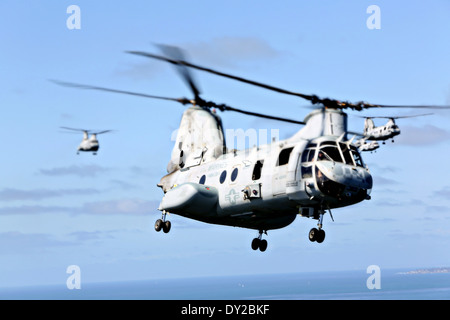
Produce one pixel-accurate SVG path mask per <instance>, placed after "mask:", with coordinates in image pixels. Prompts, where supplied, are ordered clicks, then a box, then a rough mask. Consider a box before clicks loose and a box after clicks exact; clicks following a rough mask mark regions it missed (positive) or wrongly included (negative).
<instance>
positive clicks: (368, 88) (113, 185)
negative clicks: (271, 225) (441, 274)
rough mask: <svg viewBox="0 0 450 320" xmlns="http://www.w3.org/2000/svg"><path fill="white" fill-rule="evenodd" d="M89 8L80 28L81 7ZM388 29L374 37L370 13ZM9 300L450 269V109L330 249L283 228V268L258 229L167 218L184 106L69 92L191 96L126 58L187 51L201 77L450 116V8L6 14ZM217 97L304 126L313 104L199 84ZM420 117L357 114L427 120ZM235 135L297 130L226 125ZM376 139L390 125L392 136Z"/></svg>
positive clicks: (159, 68) (196, 7) (2, 220)
mask: <svg viewBox="0 0 450 320" xmlns="http://www.w3.org/2000/svg"><path fill="white" fill-rule="evenodd" d="M72 4H76V5H78V6H79V7H80V9H81V29H80V30H69V29H68V28H67V27H66V20H67V18H68V17H69V14H67V13H66V9H67V7H68V6H69V5H72ZM372 4H375V5H378V6H379V7H380V9H381V29H379V30H370V29H368V28H367V26H366V20H367V19H368V17H369V14H367V13H366V9H367V7H368V6H369V5H372ZM0 12H1V13H2V18H1V19H0V39H1V41H2V50H0V58H1V61H2V62H1V64H0V85H1V88H2V94H1V95H0V105H1V108H2V116H1V117H0V130H1V132H2V136H3V139H2V166H1V169H0V177H1V179H0V262H1V263H0V287H1V286H18V285H34V284H62V285H64V284H65V281H66V278H67V276H68V275H67V274H66V272H65V271H66V268H67V266H69V265H73V264H75V265H78V266H80V268H81V271H82V281H85V282H98V281H120V280H140V279H156V278H174V277H194V276H221V275H231V274H254V273H267V274H270V273H287V272H303V271H307V272H311V271H328V270H362V272H365V270H366V268H367V266H369V265H372V264H376V265H379V266H380V267H381V268H397V267H401V268H417V267H439V266H448V265H450V261H449V260H450V259H449V258H450V257H449V255H448V248H449V247H450V231H449V230H450V209H448V205H449V204H450V203H449V202H450V200H449V198H450V173H449V171H448V168H447V165H448V159H449V156H450V151H449V150H450V149H449V141H450V130H449V129H448V122H449V120H450V111H449V112H441V111H438V112H434V115H432V116H427V117H422V118H412V119H402V120H399V121H398V124H399V126H400V128H401V129H402V135H401V136H400V137H398V138H397V139H396V141H395V143H391V142H388V143H387V144H386V145H382V146H381V148H380V149H379V150H378V151H377V152H376V153H373V154H370V153H369V154H367V153H366V154H364V155H363V156H364V160H365V162H366V163H367V164H368V165H369V167H370V169H371V172H372V174H373V176H374V189H373V191H372V200H370V201H365V202H363V203H361V204H358V205H356V206H353V207H348V208H341V209H336V210H334V212H333V214H334V218H335V222H332V221H331V220H330V219H329V217H328V216H327V217H326V219H325V226H324V229H325V230H326V232H327V236H326V239H325V242H324V243H322V244H320V245H319V244H317V243H311V242H309V240H308V238H307V233H308V231H309V229H311V228H312V227H314V226H315V225H316V221H315V220H309V219H306V218H300V217H298V218H297V219H296V220H295V221H294V222H293V223H292V224H291V225H289V226H288V227H286V228H284V229H280V230H273V231H269V234H268V236H267V237H266V239H268V242H269V247H268V249H267V251H266V252H265V253H261V252H255V251H253V250H251V248H250V243H251V240H252V239H253V238H254V237H255V236H256V235H257V232H255V231H253V230H247V229H241V228H232V227H225V226H215V225H208V224H202V223H200V222H196V221H192V220H188V219H185V218H182V217H179V216H175V215H172V216H170V220H171V221H172V230H171V232H170V233H169V234H162V233H156V232H155V231H154V230H153V224H154V221H155V220H156V219H157V218H159V216H160V213H159V211H157V210H156V208H157V206H158V204H159V201H160V199H161V196H162V192H161V190H160V189H159V188H157V187H156V184H157V183H158V181H159V179H160V177H162V176H163V175H164V174H165V173H166V171H165V168H166V165H167V162H168V161H169V157H170V153H171V150H172V147H173V145H172V144H173V141H171V139H170V137H171V135H172V133H173V131H174V130H176V128H177V127H178V124H179V121H180V119H181V114H182V112H183V110H184V109H183V107H182V106H180V105H177V104H173V103H171V102H165V101H157V100H155V101H153V100H149V99H143V98H138V97H131V96H125V95H116V94H112V93H111V94H110V93H103V92H94V91H82V90H74V89H69V88H63V87H59V86H56V85H55V84H53V83H51V82H49V81H48V79H58V80H62V81H71V82H78V83H86V84H92V85H98V86H104V87H111V88H117V89H123V90H130V91H136V92H144V93H149V94H155V95H162V96H169V97H182V96H187V97H190V96H189V94H190V92H189V90H188V88H187V87H186V86H185V84H184V83H183V81H182V80H181V79H180V78H179V77H178V75H177V73H176V72H175V70H174V69H173V68H172V67H171V66H169V65H166V64H164V63H163V62H160V61H151V60H147V59H145V58H143V57H138V56H133V55H130V54H126V53H125V51H127V50H142V51H150V52H155V53H158V51H157V50H156V48H155V47H154V46H153V44H155V43H156V44H157V43H163V44H169V45H177V46H180V47H182V48H184V49H185V50H186V51H187V52H188V54H189V58H190V59H191V60H192V61H193V62H194V63H198V64H200V65H204V66H208V67H211V68H215V69H219V70H221V71H224V72H229V73H232V74H236V75H240V76H243V77H247V78H249V79H254V80H257V81H261V82H266V83H269V84H272V85H274V86H278V87H282V88H286V89H288V90H293V91H298V92H302V93H305V94H312V93H314V94H317V95H319V96H322V97H332V98H336V99H342V100H346V99H347V100H350V101H360V100H365V101H369V102H373V103H380V104H402V105H407V104H411V105H420V104H431V105H445V104H446V105H449V104H450V61H449V56H450V42H449V41H448V37H449V36H448V35H449V32H450V21H449V20H448V16H449V13H450V3H449V2H448V1H446V0H435V1H429V2H423V1H395V2H394V3H393V2H392V1H320V2H314V3H311V2H306V1H303V2H300V1H283V2H282V3H280V2H275V1H258V2H254V1H245V2H243V1H230V0H228V1H213V2H211V1H189V2H188V1H165V2H161V1H133V2H132V3H125V2H124V3H122V4H116V3H114V4H113V3H111V2H110V1H95V2H92V1H57V2H56V1H48V0H41V1H12V0H3V1H2V2H1V3H0ZM194 75H195V78H196V80H197V82H198V83H199V86H200V88H201V89H202V97H203V98H204V99H210V100H214V101H216V102H218V103H226V104H228V105H231V106H234V107H241V108H245V109H248V110H252V111H256V112H262V113H268V114H274V115H278V116H284V117H292V118H295V119H298V120H302V119H303V118H304V117H305V116H306V115H307V114H308V112H309V110H310V109H308V108H307V107H308V104H307V103H306V102H305V101H302V100H300V99H297V98H295V97H289V96H284V95H281V94H277V93H274V92H269V91H265V90H263V89H260V88H256V87H251V86H248V85H245V84H242V83H237V82H233V81H231V80H228V79H224V78H219V77H217V76H213V75H208V74H205V73H201V72H200V71H199V72H194ZM417 113H423V112H422V111H418V110H416V111H414V110H412V111H411V110H395V109H388V110H382V111H379V110H373V111H372V110H371V111H367V112H365V113H357V112H349V128H350V129H351V130H353V131H361V130H362V129H363V120H362V119H361V118H358V117H356V115H370V116H375V115H388V116H397V115H411V114H417ZM221 116H222V120H223V123H224V127H225V128H228V129H239V128H243V129H248V128H255V129H264V128H267V129H277V130H279V132H280V138H287V137H289V136H290V135H292V134H294V133H295V132H296V131H298V130H299V129H300V127H297V126H296V125H291V124H284V123H279V122H275V121H268V120H267V121H261V120H259V119H255V118H251V117H246V116H243V115H238V114H230V113H223V114H221ZM376 124H380V121H377V122H376ZM60 126H67V127H76V128H87V129H98V130H106V129H113V130H115V132H114V133H111V134H106V135H102V136H100V139H99V140H100V151H99V154H98V155H97V156H95V157H94V156H92V155H91V154H81V155H79V156H77V155H76V147H77V146H78V144H79V142H80V140H81V136H78V135H69V134H64V133H62V132H60V129H59V127H60Z"/></svg>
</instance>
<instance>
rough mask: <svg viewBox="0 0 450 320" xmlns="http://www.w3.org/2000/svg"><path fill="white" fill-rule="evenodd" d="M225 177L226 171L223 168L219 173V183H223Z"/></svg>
mask: <svg viewBox="0 0 450 320" xmlns="http://www.w3.org/2000/svg"><path fill="white" fill-rule="evenodd" d="M226 178H227V171H226V170H224V171H223V172H222V173H221V175H220V183H224V182H225V179H226Z"/></svg>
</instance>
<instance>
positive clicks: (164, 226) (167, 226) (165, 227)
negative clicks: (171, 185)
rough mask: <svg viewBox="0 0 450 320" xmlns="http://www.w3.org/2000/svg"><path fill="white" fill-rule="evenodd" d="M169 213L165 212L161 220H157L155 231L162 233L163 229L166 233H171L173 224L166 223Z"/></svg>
mask: <svg viewBox="0 0 450 320" xmlns="http://www.w3.org/2000/svg"><path fill="white" fill-rule="evenodd" d="M166 215H167V212H166V211H163V213H162V217H161V219H158V220H156V222H155V230H156V232H160V231H161V229H162V230H163V231H164V233H168V232H169V231H170V227H171V223H170V221H168V220H167V221H166Z"/></svg>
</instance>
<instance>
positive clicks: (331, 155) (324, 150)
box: [317, 145, 342, 162]
mask: <svg viewBox="0 0 450 320" xmlns="http://www.w3.org/2000/svg"><path fill="white" fill-rule="evenodd" d="M317 160H318V161H324V160H328V161H336V162H342V158H341V154H340V153H339V149H338V148H337V146H336V145H335V146H325V147H320V151H319V153H318V155H317Z"/></svg>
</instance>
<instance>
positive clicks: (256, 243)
mask: <svg viewBox="0 0 450 320" xmlns="http://www.w3.org/2000/svg"><path fill="white" fill-rule="evenodd" d="M260 242H261V240H259V239H258V238H255V239H253V241H252V249H253V250H258V248H259V243H260Z"/></svg>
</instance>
